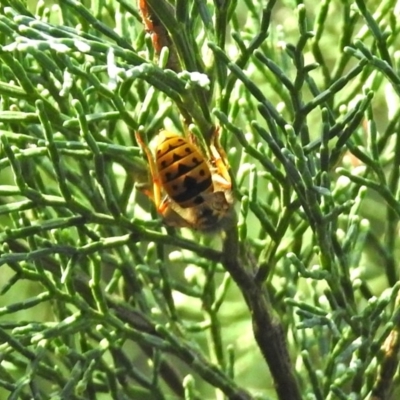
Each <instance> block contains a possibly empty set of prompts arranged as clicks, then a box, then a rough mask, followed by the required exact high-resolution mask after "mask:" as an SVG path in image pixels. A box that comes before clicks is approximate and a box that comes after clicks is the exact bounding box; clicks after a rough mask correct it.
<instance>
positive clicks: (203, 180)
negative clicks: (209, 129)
mask: <svg viewBox="0 0 400 400" xmlns="http://www.w3.org/2000/svg"><path fill="white" fill-rule="evenodd" d="M216 136H217V135H216V134H214V135H213V138H212V141H211V145H210V148H209V150H210V154H211V158H210V160H207V159H206V158H205V156H204V154H203V152H202V151H201V150H200V149H199V148H198V147H197V145H196V144H194V143H193V142H192V141H189V140H188V139H186V138H184V137H182V136H179V135H177V134H175V133H172V132H169V131H165V130H163V131H161V132H160V133H159V135H158V144H157V147H156V150H155V157H153V155H152V153H151V151H150V149H149V148H148V147H147V146H146V145H145V143H144V142H143V140H142V138H141V137H140V135H139V134H138V133H137V134H136V140H137V142H138V144H139V145H140V146H141V147H142V149H143V150H144V152H145V153H146V156H147V159H148V161H149V165H150V173H151V176H152V179H153V192H152V193H151V192H148V193H147V194H148V195H149V197H151V198H152V200H153V201H154V204H155V205H156V207H157V210H158V212H159V213H160V214H161V215H162V216H163V218H164V221H165V223H166V224H167V225H170V226H175V227H187V228H192V229H195V230H200V231H203V232H213V231H218V230H220V229H222V228H224V227H225V226H227V225H228V224H229V222H230V221H232V217H233V197H232V192H231V187H232V183H231V179H230V176H229V173H228V164H227V160H226V156H225V153H224V151H223V150H222V149H221V147H220V146H219V143H218V142H217V138H216ZM163 194H164V197H163V198H162V196H163Z"/></svg>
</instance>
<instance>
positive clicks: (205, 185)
mask: <svg viewBox="0 0 400 400" xmlns="http://www.w3.org/2000/svg"><path fill="white" fill-rule="evenodd" d="M182 186H183V188H184V189H185V190H184V191H183V192H182V193H180V194H178V195H177V196H172V197H173V200H175V201H176V202H177V203H178V204H179V203H183V202H185V201H188V200H190V199H194V198H195V197H197V196H200V195H201V194H202V193H204V192H206V191H207V190H209V189H210V188H212V180H211V176H209V177H208V178H207V179H205V180H204V181H201V182H199V181H198V180H197V179H196V178H193V177H191V176H185V178H184V179H183V182H182ZM194 201H195V200H194Z"/></svg>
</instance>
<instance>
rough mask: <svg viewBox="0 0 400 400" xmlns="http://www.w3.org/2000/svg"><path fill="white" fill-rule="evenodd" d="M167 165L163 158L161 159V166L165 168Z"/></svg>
mask: <svg viewBox="0 0 400 400" xmlns="http://www.w3.org/2000/svg"><path fill="white" fill-rule="evenodd" d="M166 166H167V162H166V161H165V160H164V161H161V168H165V167H166Z"/></svg>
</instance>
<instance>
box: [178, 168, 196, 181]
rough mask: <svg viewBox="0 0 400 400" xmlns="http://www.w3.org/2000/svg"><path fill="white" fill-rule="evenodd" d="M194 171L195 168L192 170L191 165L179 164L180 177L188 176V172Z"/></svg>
mask: <svg viewBox="0 0 400 400" xmlns="http://www.w3.org/2000/svg"><path fill="white" fill-rule="evenodd" d="M192 169H193V168H192V167H191V166H190V165H185V164H179V165H178V173H177V175H178V176H181V175H185V174H187V173H188V172H190V171H191V170H192ZM188 178H189V177H188ZM191 179H193V178H191ZM185 180H186V178H185ZM195 181H196V179H195Z"/></svg>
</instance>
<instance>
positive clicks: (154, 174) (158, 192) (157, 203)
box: [135, 132, 163, 214]
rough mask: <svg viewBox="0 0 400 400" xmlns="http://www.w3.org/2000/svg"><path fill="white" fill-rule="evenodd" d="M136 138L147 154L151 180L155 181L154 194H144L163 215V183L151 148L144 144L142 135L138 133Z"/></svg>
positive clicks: (146, 192) (147, 192) (148, 192)
mask: <svg viewBox="0 0 400 400" xmlns="http://www.w3.org/2000/svg"><path fill="white" fill-rule="evenodd" d="M135 137H136V141H137V143H138V145H139V146H140V147H141V148H142V150H143V151H144V152H145V154H146V157H147V160H148V162H149V166H150V174H151V178H152V180H153V193H150V191H147V190H146V191H144V193H145V194H146V195H147V196H149V197H150V198H151V199H152V200H153V202H154V204H155V206H156V208H157V211H158V212H160V213H161V214H162V212H161V211H160V208H161V207H163V204H162V202H161V182H160V178H159V176H158V172H157V168H156V165H155V162H154V158H153V156H152V154H151V151H150V149H149V147H148V146H147V145H146V144H145V143H144V141H143V139H142V137H141V136H140V134H139V133H138V132H136V133H135Z"/></svg>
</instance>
